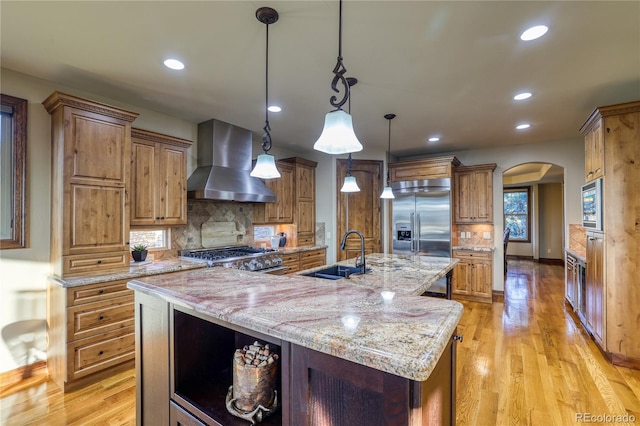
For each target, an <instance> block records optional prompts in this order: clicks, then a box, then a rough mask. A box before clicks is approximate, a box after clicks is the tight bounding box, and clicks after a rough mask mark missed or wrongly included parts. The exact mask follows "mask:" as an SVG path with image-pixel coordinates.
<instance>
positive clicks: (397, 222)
mask: <svg viewBox="0 0 640 426" xmlns="http://www.w3.org/2000/svg"><path fill="white" fill-rule="evenodd" d="M392 188H393V193H394V195H395V198H394V199H393V200H392V234H393V235H392V241H393V243H392V248H393V249H392V250H393V253H394V254H420V255H425V256H436V257H451V179H430V180H422V181H410V182H394V183H393V185H392ZM427 295H429V296H436V297H446V298H448V299H450V298H451V280H450V279H449V280H447V278H446V277H443V278H442V279H440V280H439V281H438V282H437V283H436V284H434V285H433V286H432V287H431V288H430V289H429V290H428V291H427Z"/></svg>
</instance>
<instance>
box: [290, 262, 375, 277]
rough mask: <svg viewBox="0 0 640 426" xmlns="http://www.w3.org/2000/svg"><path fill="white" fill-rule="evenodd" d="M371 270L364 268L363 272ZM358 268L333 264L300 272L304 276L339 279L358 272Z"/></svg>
mask: <svg viewBox="0 0 640 426" xmlns="http://www.w3.org/2000/svg"><path fill="white" fill-rule="evenodd" d="M367 272H371V269H370V268H367V269H366V270H365V274H366V273H367ZM359 273H360V268H356V267H354V266H342V265H334V266H330V267H329V268H324V269H320V270H319V271H315V272H310V273H308V274H302V275H304V276H306V277H314V278H324V279H326V280H340V279H342V278H349V276H350V275H353V274H359Z"/></svg>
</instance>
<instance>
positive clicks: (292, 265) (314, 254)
mask: <svg viewBox="0 0 640 426" xmlns="http://www.w3.org/2000/svg"><path fill="white" fill-rule="evenodd" d="M326 263H327V250H326V249H325V248H320V249H313V250H302V251H299V252H296V253H287V254H285V255H283V256H282V264H283V265H284V266H286V267H287V270H286V271H285V274H292V273H294V272H298V271H304V270H306V269H311V268H317V267H318V266H322V265H325V264H326Z"/></svg>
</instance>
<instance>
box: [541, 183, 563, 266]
mask: <svg viewBox="0 0 640 426" xmlns="http://www.w3.org/2000/svg"><path fill="white" fill-rule="evenodd" d="M538 194H539V200H540V203H539V205H538V212H539V218H538V224H539V233H538V234H539V247H540V253H539V254H540V258H543V259H564V238H563V233H562V229H563V226H562V225H563V223H562V218H563V202H562V195H563V194H562V184H561V183H546V184H539V185H538ZM567 237H568V236H567Z"/></svg>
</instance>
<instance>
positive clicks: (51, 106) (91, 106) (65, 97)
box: [42, 91, 140, 122]
mask: <svg viewBox="0 0 640 426" xmlns="http://www.w3.org/2000/svg"><path fill="white" fill-rule="evenodd" d="M42 105H44V108H45V109H46V110H47V112H48V113H49V114H52V113H53V111H55V110H56V109H58V108H59V107H61V106H68V107H71V108H78V109H81V110H83V111H89V112H93V113H96V114H100V115H104V116H107V117H112V118H116V119H120V120H123V121H128V122H132V121H133V120H135V119H136V118H137V117H138V115H140V114H138V113H137V112H132V111H126V110H124V109H120V108H114V107H112V106H109V105H106V104H103V103H100V102H94V101H90V100H87V99H82V98H79V97H77V96H73V95H69V94H66V93H62V92H58V91H55V92H53V93H52V94H51V95H49V97H48V98H47V99H45V100H44V101H42Z"/></svg>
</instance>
